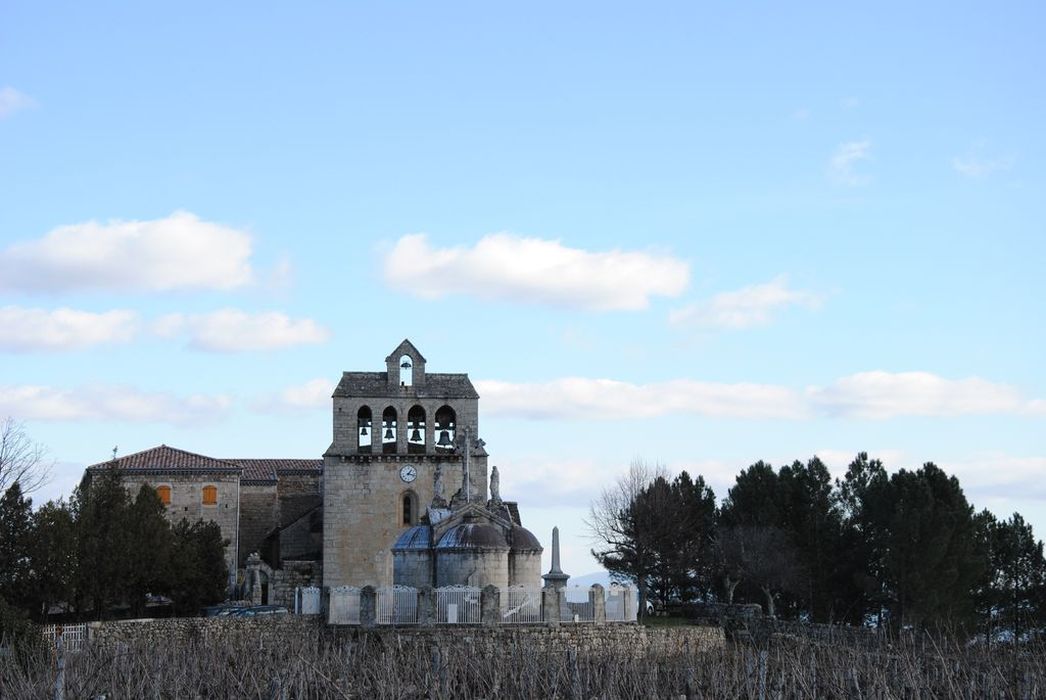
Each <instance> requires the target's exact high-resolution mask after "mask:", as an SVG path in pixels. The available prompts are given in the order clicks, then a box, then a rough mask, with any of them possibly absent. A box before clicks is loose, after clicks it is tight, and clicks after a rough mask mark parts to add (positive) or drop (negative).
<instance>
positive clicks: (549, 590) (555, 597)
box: [541, 586, 560, 627]
mask: <svg viewBox="0 0 1046 700" xmlns="http://www.w3.org/2000/svg"><path fill="white" fill-rule="evenodd" d="M559 595H560V592H559V591H557V590H556V589H555V588H554V587H553V586H545V587H544V588H542V589H541V620H542V622H544V623H545V624H546V625H551V626H552V627H559V614H560V613H559V610H560V607H559Z"/></svg>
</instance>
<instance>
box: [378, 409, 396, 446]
mask: <svg viewBox="0 0 1046 700" xmlns="http://www.w3.org/2000/svg"><path fill="white" fill-rule="evenodd" d="M381 451H382V452H383V453H385V454H387V455H389V454H396V409H395V408H393V407H392V406H389V407H388V408H386V409H385V410H384V411H382V413H381Z"/></svg>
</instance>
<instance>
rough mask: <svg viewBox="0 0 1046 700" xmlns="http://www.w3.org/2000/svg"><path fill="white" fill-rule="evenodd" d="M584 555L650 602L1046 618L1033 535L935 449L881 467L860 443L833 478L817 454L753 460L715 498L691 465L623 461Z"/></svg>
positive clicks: (991, 620) (593, 520) (1019, 624)
mask: <svg viewBox="0 0 1046 700" xmlns="http://www.w3.org/2000/svg"><path fill="white" fill-rule="evenodd" d="M588 526H589V529H590V531H591V534H592V535H593V538H594V540H595V541H596V542H598V543H599V544H598V546H597V547H596V548H595V549H593V551H592V554H593V556H594V557H595V558H596V559H597V560H598V561H599V562H600V563H601V564H602V565H603V566H604V567H605V568H606V569H607V570H608V571H609V572H611V574H612V575H614V576H615V577H617V578H623V579H627V580H630V581H633V582H635V583H637V584H638V588H639V591H640V596H641V598H642V601H643V602H642V603H641V608H645V600H646V599H648V597H649V598H650V599H652V600H653V601H654V602H655V603H656V604H657V605H660V606H665V607H667V606H670V605H672V604H687V603H694V602H720V603H733V602H749V603H759V604H761V605H762V606H763V608H764V610H765V612H766V613H767V614H770V615H776V616H780V617H785V618H790V619H798V620H805V621H812V622H843V623H850V624H856V625H868V624H874V625H880V626H888V627H890V628H892V629H900V628H902V627H920V628H932V627H941V626H948V627H953V628H954V627H962V628H966V629H972V628H980V629H982V630H983V631H985V632H987V633H989V634H991V633H992V632H994V631H1001V630H1005V631H1006V632H1007V633H1008V634H1012V635H1015V636H1016V637H1017V638H1021V637H1022V636H1024V635H1025V634H1026V633H1028V632H1031V631H1035V630H1040V631H1041V630H1042V628H1043V627H1046V559H1044V557H1043V543H1042V542H1041V541H1040V540H1036V538H1035V536H1034V533H1033V532H1032V527H1031V525H1030V524H1028V523H1027V522H1026V521H1025V520H1024V519H1023V518H1022V517H1021V516H1020V514H1018V513H1014V514H1013V515H1012V516H1011V517H1009V518H1006V519H1002V520H1000V519H998V518H996V517H995V516H994V515H993V514H992V513H991V512H989V511H988V510H982V511H980V512H976V511H975V510H974V507H973V506H972V505H971V504H970V503H969V502H968V501H967V500H966V497H965V495H964V494H963V491H962V488H961V486H960V484H959V480H958V479H957V478H956V477H954V476H949V475H948V474H946V473H945V472H944V471H943V470H941V469H940V468H939V467H937V466H936V465H934V464H933V463H926V464H924V465H923V466H922V467H921V468H919V469H916V470H909V469H901V470H899V471H897V472H895V473H893V474H889V473H888V472H887V471H886V469H885V468H884V467H883V464H882V462H881V461H880V460H878V459H871V458H869V456H868V455H867V453H863V452H862V453H860V454H858V455H857V456H856V458H855V459H854V460H853V461H852V462H851V463H850V465H849V467H848V468H847V471H846V474H845V475H844V476H843V478H841V479H835V480H833V479H832V477H831V476H830V474H829V472H828V469H827V468H826V467H825V465H824V463H823V462H821V460H820V459H818V458H817V457H814V458H812V459H810V460H808V461H806V462H801V461H795V462H793V463H791V464H787V465H784V466H781V467H779V468H776V469H775V468H774V467H773V466H771V465H770V464H767V463H765V462H762V461H760V462H756V463H755V464H753V465H751V466H750V467H748V468H747V469H744V470H743V471H741V473H740V474H738V475H737V478H736V481H735V483H734V485H733V486H731V487H730V489H729V491H728V493H727V495H726V498H725V499H724V500H723V502H722V503H721V504H718V502H717V499H716V497H715V494H714V493H713V491H712V489H711V488H710V487H709V486H708V485H707V484H706V483H705V481H704V479H703V478H702V477H701V476H697V477H691V476H690V475H689V474H688V473H687V472H685V471H684V472H683V473H681V474H679V475H678V476H676V477H674V478H670V477H669V475H668V474H667V473H666V471H665V470H664V468H663V467H650V466H648V465H646V464H644V463H642V462H641V461H635V462H633V464H632V466H631V467H630V469H629V471H628V473H627V474H625V475H624V476H623V477H622V478H621V479H619V481H618V482H617V484H616V485H614V486H613V487H611V488H608V489H606V490H604V492H603V494H602V495H601V496H600V497H599V498H598V499H597V500H596V501H594V502H593V504H592V507H591V510H590V515H589V519H588Z"/></svg>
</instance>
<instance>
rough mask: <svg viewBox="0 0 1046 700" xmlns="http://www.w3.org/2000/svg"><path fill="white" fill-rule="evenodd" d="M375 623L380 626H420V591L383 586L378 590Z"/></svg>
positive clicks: (405, 587) (403, 587) (404, 587)
mask: <svg viewBox="0 0 1046 700" xmlns="http://www.w3.org/2000/svg"><path fill="white" fill-rule="evenodd" d="M377 593H378V595H377V608H376V610H375V622H377V623H378V624H379V625H416V624H418V589H417V588H410V587H408V586H383V587H381V588H379V589H377Z"/></svg>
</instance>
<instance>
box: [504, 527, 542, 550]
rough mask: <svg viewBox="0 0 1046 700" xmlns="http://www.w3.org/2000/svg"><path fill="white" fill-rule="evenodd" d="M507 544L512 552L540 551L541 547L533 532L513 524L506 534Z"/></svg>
mask: <svg viewBox="0 0 1046 700" xmlns="http://www.w3.org/2000/svg"><path fill="white" fill-rule="evenodd" d="M508 541H509V545H510V547H511V548H512V551H513V552H520V551H534V552H541V551H543V548H542V546H541V543H540V542H538V538H537V537H535V536H534V533H533V532H531V531H530V530H528V529H527V528H525V527H523V526H521V525H515V526H513V528H512V531H511V532H509V534H508Z"/></svg>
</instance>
